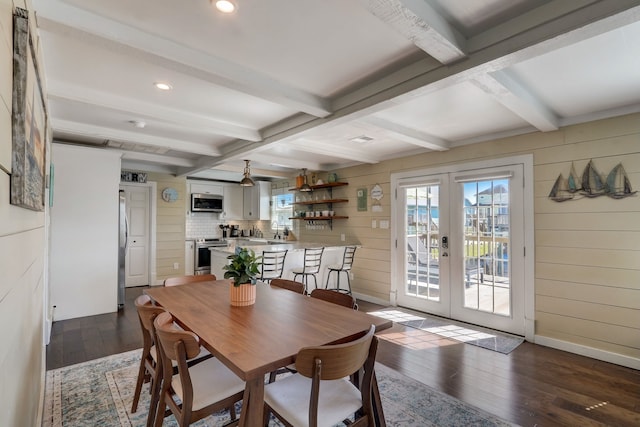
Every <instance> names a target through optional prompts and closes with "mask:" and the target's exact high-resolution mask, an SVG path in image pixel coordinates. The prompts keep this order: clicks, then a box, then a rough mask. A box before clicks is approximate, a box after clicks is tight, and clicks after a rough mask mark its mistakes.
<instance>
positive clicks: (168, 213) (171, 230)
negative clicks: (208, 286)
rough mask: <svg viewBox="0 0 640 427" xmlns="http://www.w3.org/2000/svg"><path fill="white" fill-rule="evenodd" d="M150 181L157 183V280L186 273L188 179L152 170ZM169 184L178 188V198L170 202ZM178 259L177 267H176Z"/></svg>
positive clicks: (149, 176)
mask: <svg viewBox="0 0 640 427" xmlns="http://www.w3.org/2000/svg"><path fill="white" fill-rule="evenodd" d="M147 180H148V181H155V182H156V183H157V186H156V191H157V194H156V200H157V206H156V208H157V211H156V215H157V216H156V281H157V283H156V284H161V283H162V282H163V281H164V279H166V278H167V277H172V276H182V275H184V244H185V240H184V239H185V223H186V215H187V203H188V202H187V180H186V178H185V177H175V176H173V175H169V174H162V173H155V172H150V173H149V174H148V175H147ZM167 187H171V188H175V189H176V190H177V191H178V200H177V201H175V202H173V203H167V202H165V201H164V200H162V190H164V189H165V188H167ZM176 262H177V263H178V266H179V267H178V269H177V270H175V269H174V268H173V265H174V263H176Z"/></svg>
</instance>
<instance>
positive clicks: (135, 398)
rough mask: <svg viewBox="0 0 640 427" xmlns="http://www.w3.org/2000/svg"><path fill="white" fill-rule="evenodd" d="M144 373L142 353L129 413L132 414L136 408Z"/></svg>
mask: <svg viewBox="0 0 640 427" xmlns="http://www.w3.org/2000/svg"><path fill="white" fill-rule="evenodd" d="M145 374H146V368H145V366H144V355H143V357H142V359H140V368H139V369H138V381H137V382H136V390H135V391H134V392H133V404H132V405H131V413H132V414H133V413H134V412H136V411H137V410H138V402H139V401H140V392H141V391H142V384H143V383H144V378H145Z"/></svg>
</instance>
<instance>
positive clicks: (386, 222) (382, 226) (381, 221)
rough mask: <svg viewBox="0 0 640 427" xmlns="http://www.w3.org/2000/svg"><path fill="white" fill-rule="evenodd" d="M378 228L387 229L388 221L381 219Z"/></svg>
mask: <svg viewBox="0 0 640 427" xmlns="http://www.w3.org/2000/svg"><path fill="white" fill-rule="evenodd" d="M380 228H389V220H388V219H381V220H380Z"/></svg>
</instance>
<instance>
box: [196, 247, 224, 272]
mask: <svg viewBox="0 0 640 427" xmlns="http://www.w3.org/2000/svg"><path fill="white" fill-rule="evenodd" d="M228 244H229V243H228V242H227V241H226V240H225V239H218V238H213V239H204V238H201V239H196V244H195V256H194V257H193V263H194V264H193V273H194V274H196V275H202V274H211V252H209V248H214V247H225V246H227V245H228Z"/></svg>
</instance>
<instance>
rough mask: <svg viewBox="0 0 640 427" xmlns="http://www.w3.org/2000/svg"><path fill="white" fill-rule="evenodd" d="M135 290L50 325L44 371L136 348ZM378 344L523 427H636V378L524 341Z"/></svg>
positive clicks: (400, 336) (396, 340)
mask: <svg viewBox="0 0 640 427" xmlns="http://www.w3.org/2000/svg"><path fill="white" fill-rule="evenodd" d="M142 290H143V288H129V289H127V290H126V297H127V298H126V299H127V301H126V304H125V307H124V309H123V310H120V311H119V312H118V313H113V314H105V315H99V316H90V317H84V318H79V319H72V320H64V321H59V322H55V323H54V324H53V329H52V336H51V342H50V344H49V345H48V346H47V369H55V368H58V367H62V366H67V365H72V364H74V363H79V362H83V361H86V360H91V359H96V358H99V357H103V356H107V355H110V354H116V353H120V352H123V351H127V350H132V349H136V348H140V347H141V346H142V334H141V333H140V324H139V322H138V317H137V313H136V311H135V307H134V306H133V300H134V299H135V298H136V297H137V296H138V295H140V294H141V293H142ZM358 304H359V306H360V311H365V312H366V311H373V310H376V309H379V308H381V307H380V306H377V305H375V304H370V303H367V302H365V301H358ZM380 337H381V340H380V346H379V350H378V357H377V360H378V361H379V362H381V363H383V364H385V365H387V366H389V367H391V368H393V369H396V370H398V371H400V372H402V373H404V374H405V375H407V376H410V377H412V378H414V379H416V380H418V381H421V382H423V383H425V384H428V385H429V386H431V387H433V388H435V389H436V390H440V391H442V392H444V393H447V394H449V395H451V396H454V397H456V398H458V399H460V400H462V401H464V402H467V403H469V404H472V405H474V406H477V407H479V408H482V409H484V410H486V411H488V412H491V413H493V414H495V415H498V416H499V417H502V418H504V419H505V420H508V421H511V422H514V423H517V424H520V425H522V426H603V425H608V426H640V371H637V370H634V369H630V368H625V367H621V366H618V365H613V364H610V363H606V362H601V361H598V360H595V359H590V358H587V357H583V356H578V355H575V354H572V353H567V352H563V351H559V350H554V349H551V348H548V347H543V346H540V345H535V344H530V343H527V342H525V343H523V344H522V345H520V346H519V347H518V348H517V349H516V350H514V351H513V352H511V353H510V354H508V355H504V354H501V353H497V352H494V351H490V350H486V349H483V348H480V347H476V346H473V345H469V344H463V343H459V342H456V341H452V340H449V339H446V338H442V337H439V336H437V335H433V334H430V333H428V332H423V331H419V330H417V329H413V328H409V327H405V326H402V325H395V326H394V327H393V328H391V329H388V330H386V331H383V332H382V333H381V334H380Z"/></svg>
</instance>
